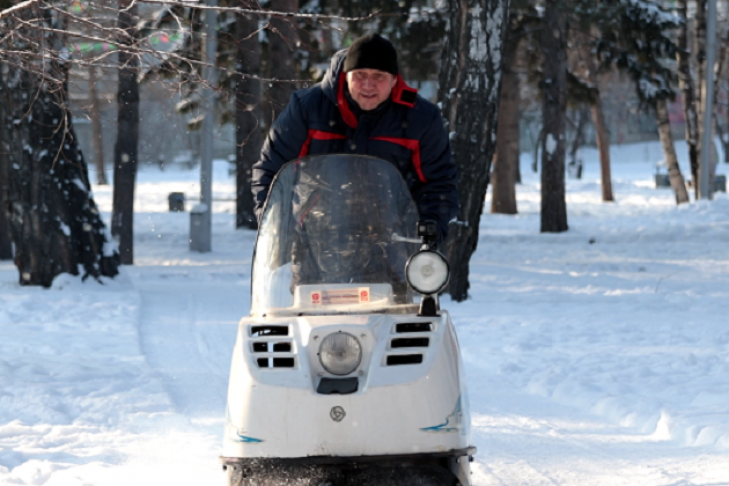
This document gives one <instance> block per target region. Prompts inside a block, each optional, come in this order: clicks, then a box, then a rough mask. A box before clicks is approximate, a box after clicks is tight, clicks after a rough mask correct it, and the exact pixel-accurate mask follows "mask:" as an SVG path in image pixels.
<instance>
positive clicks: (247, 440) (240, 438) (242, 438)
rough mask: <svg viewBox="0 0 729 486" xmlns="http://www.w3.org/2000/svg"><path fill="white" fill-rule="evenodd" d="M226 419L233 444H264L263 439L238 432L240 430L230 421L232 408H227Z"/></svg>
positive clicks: (229, 436)
mask: <svg viewBox="0 0 729 486" xmlns="http://www.w3.org/2000/svg"><path fill="white" fill-rule="evenodd" d="M225 418H226V422H227V425H228V438H229V439H230V440H231V441H232V442H241V443H244V444H258V443H260V442H263V439H256V438H255V437H248V436H247V435H242V434H240V433H239V432H238V428H237V427H236V426H235V425H233V423H232V422H231V421H230V407H227V408H226V410H225Z"/></svg>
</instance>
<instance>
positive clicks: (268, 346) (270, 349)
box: [251, 341, 293, 353]
mask: <svg viewBox="0 0 729 486" xmlns="http://www.w3.org/2000/svg"><path fill="white" fill-rule="evenodd" d="M251 344H252V349H253V352H254V353H290V352H291V350H292V349H293V347H292V346H291V343H290V342H289V341H253V343H251Z"/></svg>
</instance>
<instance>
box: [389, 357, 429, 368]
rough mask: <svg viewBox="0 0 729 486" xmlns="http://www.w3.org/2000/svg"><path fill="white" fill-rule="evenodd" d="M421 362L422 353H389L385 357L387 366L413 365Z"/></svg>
mask: <svg viewBox="0 0 729 486" xmlns="http://www.w3.org/2000/svg"><path fill="white" fill-rule="evenodd" d="M422 362H423V355H422V354H391V355H389V356H388V357H387V366H401V365H415V364H420V363H422Z"/></svg>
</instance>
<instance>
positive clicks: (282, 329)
mask: <svg viewBox="0 0 729 486" xmlns="http://www.w3.org/2000/svg"><path fill="white" fill-rule="evenodd" d="M288 335H289V326H251V337H268V336H288Z"/></svg>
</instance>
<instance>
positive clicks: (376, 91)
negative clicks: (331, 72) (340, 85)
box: [347, 69, 397, 111]
mask: <svg viewBox="0 0 729 486" xmlns="http://www.w3.org/2000/svg"><path fill="white" fill-rule="evenodd" d="M396 82H397V78H396V77H395V76H393V75H392V74H390V73H386V72H385V71H378V70H377V69H354V70H352V71H349V72H348V73H347V87H348V88H349V94H350V95H352V99H353V100H354V101H355V103H357V105H358V106H359V107H360V108H361V109H362V110H364V111H369V110H374V109H375V108H377V107H378V106H380V104H381V103H382V102H384V101H385V100H387V98H389V97H390V93H392V88H394V87H395V83H396Z"/></svg>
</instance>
